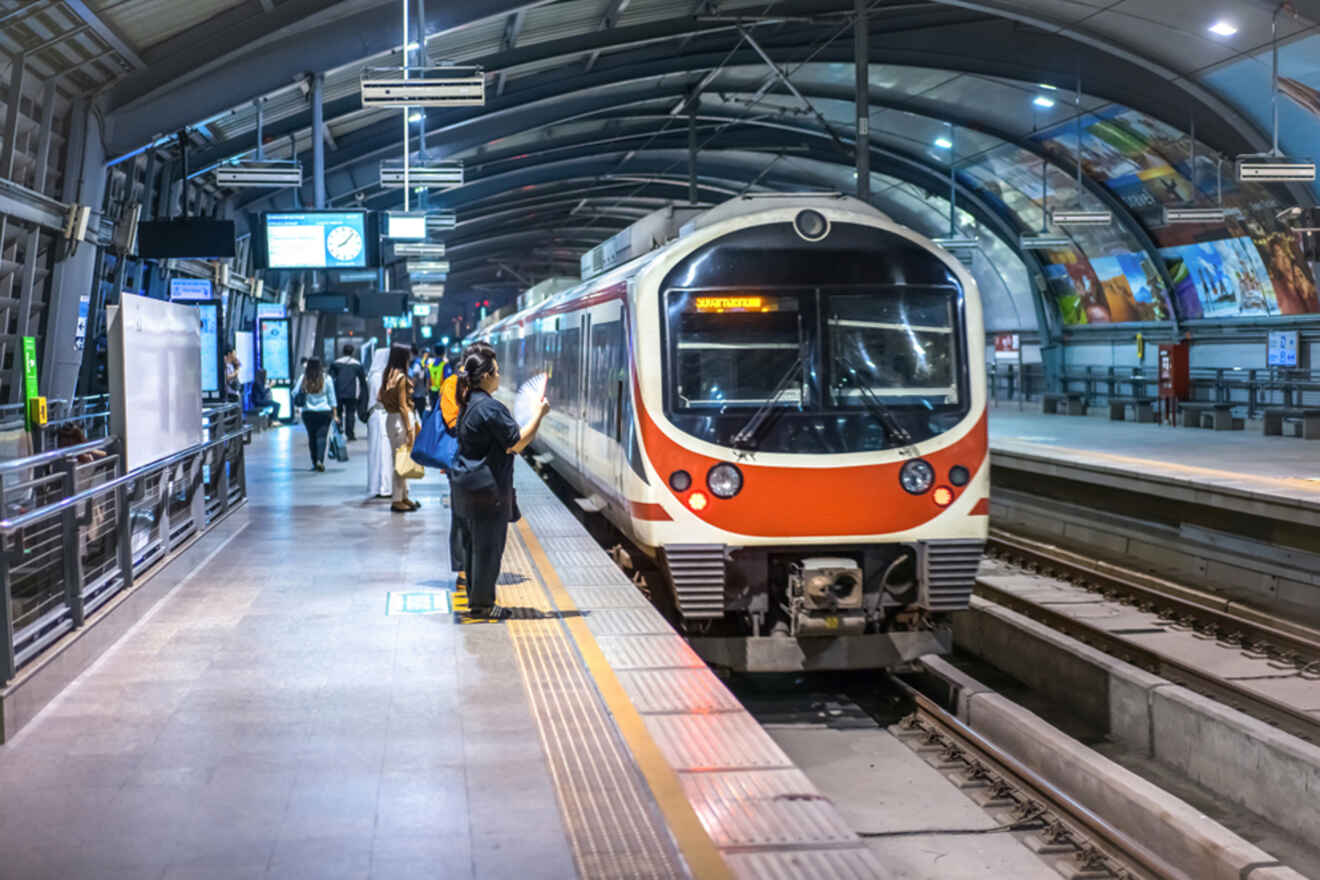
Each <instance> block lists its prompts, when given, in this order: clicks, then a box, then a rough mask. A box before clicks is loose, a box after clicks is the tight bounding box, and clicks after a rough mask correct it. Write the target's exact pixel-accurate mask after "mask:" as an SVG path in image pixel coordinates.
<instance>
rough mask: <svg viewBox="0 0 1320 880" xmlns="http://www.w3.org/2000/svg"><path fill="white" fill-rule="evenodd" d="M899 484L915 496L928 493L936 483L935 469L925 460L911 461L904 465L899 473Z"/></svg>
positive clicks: (915, 459) (914, 459)
mask: <svg viewBox="0 0 1320 880" xmlns="http://www.w3.org/2000/svg"><path fill="white" fill-rule="evenodd" d="M898 482H899V485H901V486H902V487H903V488H904V490H906V491H908V492H910V493H912V494H913V495H920V494H922V493H923V492H928V491H930V487H931V484H932V483H934V482H935V468H933V467H931V466H930V462H928V461H926V460H925V459H922V458H913V459H909V460H908V461H906V462H904V463H903V469H902V470H900V471H899V472H898Z"/></svg>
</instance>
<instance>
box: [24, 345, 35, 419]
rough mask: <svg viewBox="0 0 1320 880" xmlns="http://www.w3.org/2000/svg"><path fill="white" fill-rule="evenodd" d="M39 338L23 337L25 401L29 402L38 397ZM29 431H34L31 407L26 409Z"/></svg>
mask: <svg viewBox="0 0 1320 880" xmlns="http://www.w3.org/2000/svg"><path fill="white" fill-rule="evenodd" d="M37 396H39V395H38V392H37V337H35V336H24V337H23V399H24V401H25V402H26V401H29V400H31V399H32V398H34V397H37ZM24 413H25V418H26V420H27V429H28V430H29V431H31V430H32V414H31V407H30V406H27V407H24Z"/></svg>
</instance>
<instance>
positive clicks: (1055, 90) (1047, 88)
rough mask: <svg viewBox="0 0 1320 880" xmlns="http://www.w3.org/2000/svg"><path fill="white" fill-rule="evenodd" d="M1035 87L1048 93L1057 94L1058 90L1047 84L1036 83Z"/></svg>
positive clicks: (1056, 87)
mask: <svg viewBox="0 0 1320 880" xmlns="http://www.w3.org/2000/svg"><path fill="white" fill-rule="evenodd" d="M1036 85H1038V86H1040V87H1041V88H1042V89H1045V90H1046V91H1049V92H1057V91H1058V90H1059V87H1058V86H1052V85H1050V84H1049V83H1036Z"/></svg>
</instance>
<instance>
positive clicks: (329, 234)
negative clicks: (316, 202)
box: [265, 211, 372, 269]
mask: <svg viewBox="0 0 1320 880" xmlns="http://www.w3.org/2000/svg"><path fill="white" fill-rule="evenodd" d="M265 225H266V242H265V243H266V254H265V256H266V265H267V267H268V268H271V269H365V268H367V267H368V266H370V265H371V259H370V253H371V251H372V248H371V246H370V245H371V241H370V233H371V231H370V230H369V229H368V228H367V214H366V212H365V211H325V212H319V211H299V212H297V213H288V214H267V215H266V217H265Z"/></svg>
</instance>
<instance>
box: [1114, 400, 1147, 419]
mask: <svg viewBox="0 0 1320 880" xmlns="http://www.w3.org/2000/svg"><path fill="white" fill-rule="evenodd" d="M1129 406H1130V407H1132V411H1133V414H1134V418H1135V419H1136V420H1137V421H1138V422H1154V421H1155V400H1154V399H1153V398H1150V397H1111V398H1109V420H1110V421H1111V422H1125V421H1127V408H1128V407H1129Z"/></svg>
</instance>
